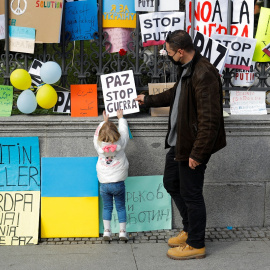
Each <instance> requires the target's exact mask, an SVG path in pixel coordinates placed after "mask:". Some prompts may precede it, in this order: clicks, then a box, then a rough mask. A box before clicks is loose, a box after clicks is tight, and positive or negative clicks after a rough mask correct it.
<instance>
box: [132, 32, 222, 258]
mask: <svg viewBox="0 0 270 270" xmlns="http://www.w3.org/2000/svg"><path fill="white" fill-rule="evenodd" d="M166 50H167V53H168V56H169V58H171V60H172V61H173V62H174V63H175V64H178V65H179V74H178V80H177V82H176V84H175V85H174V87H173V88H171V89H169V90H167V91H165V92H163V93H160V94H158V95H149V96H145V95H138V97H137V98H136V100H137V101H138V102H139V104H145V105H146V106H147V107H165V106H170V114H169V123H168V133H167V136H166V141H165V147H166V148H170V150H169V152H168V153H167V155H166V164H165V171H164V178H163V182H164V187H165V189H166V190H167V191H168V193H169V194H170V195H171V197H172V198H173V200H174V202H175V204H176V206H177V208H178V210H179V212H180V215H181V216H182V220H183V221H182V222H183V230H182V231H181V232H180V233H179V234H178V235H177V236H176V237H172V238H170V239H169V241H168V245H169V246H170V247H173V248H171V249H169V250H168V253H167V255H168V257H170V258H172V259H180V260H181V259H191V258H204V257H205V243H204V238H205V226H206V210H205V204H204V198H203V182H204V173H205V169H206V164H207V162H208V161H209V159H210V156H211V154H213V153H215V152H216V151H218V150H220V149H221V148H223V147H225V145H226V137H225V130H224V121H223V108H222V99H223V97H222V84H221V80H220V76H219V74H218V72H217V70H216V68H215V67H214V66H213V65H212V64H211V63H209V61H208V60H207V59H206V58H204V57H202V56H201V54H200V53H199V52H197V51H195V50H194V46H193V43H192V39H191V37H190V36H189V35H188V33H187V32H185V31H183V30H177V31H174V32H173V33H169V34H168V35H167V39H166Z"/></svg>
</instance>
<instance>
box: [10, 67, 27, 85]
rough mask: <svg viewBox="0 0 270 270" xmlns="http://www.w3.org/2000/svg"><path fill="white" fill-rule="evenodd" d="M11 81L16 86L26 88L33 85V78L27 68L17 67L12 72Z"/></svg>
mask: <svg viewBox="0 0 270 270" xmlns="http://www.w3.org/2000/svg"><path fill="white" fill-rule="evenodd" d="M10 82H11V84H12V85H13V86H14V87H15V88H17V89H19V90H26V89H28V88H29V87H30V86H31V83H32V80H31V76H30V74H29V73H28V72H27V71H26V70H25V69H15V70H14V71H13V72H12V73H11V74H10Z"/></svg>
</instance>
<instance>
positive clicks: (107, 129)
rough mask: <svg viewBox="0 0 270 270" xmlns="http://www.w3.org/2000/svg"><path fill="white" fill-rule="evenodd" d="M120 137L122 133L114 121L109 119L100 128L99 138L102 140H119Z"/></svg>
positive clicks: (112, 141)
mask: <svg viewBox="0 0 270 270" xmlns="http://www.w3.org/2000/svg"><path fill="white" fill-rule="evenodd" d="M119 138H120V133H119V132H118V129H117V127H116V125H115V124H114V123H113V122H110V121H107V122H105V123H104V124H103V126H102V127H101V129H100V130H99V134H98V140H99V141H101V142H111V143H114V142H117V141H118V140H119Z"/></svg>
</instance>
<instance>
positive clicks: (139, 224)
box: [99, 175, 172, 233]
mask: <svg viewBox="0 0 270 270" xmlns="http://www.w3.org/2000/svg"><path fill="white" fill-rule="evenodd" d="M125 185H126V211H127V231H128V232H141V231H152V230H162V229H171V228H172V209H171V197H170V195H169V194H168V193H167V191H166V190H165V189H164V186H163V176H162V175H153V176H133V177H128V178H127V179H126V181H125ZM102 208H103V204H102V199H100V208H99V209H100V214H99V216H100V218H99V230H100V232H103V221H102ZM111 229H112V232H113V233H118V232H119V222H118V216H117V212H116V209H115V206H114V209H113V213H112V221H111Z"/></svg>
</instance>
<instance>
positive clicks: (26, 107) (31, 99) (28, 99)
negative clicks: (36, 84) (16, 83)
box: [17, 90, 37, 113]
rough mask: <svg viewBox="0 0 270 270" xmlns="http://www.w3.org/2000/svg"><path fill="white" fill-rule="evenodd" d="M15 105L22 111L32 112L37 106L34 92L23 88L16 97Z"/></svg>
mask: <svg viewBox="0 0 270 270" xmlns="http://www.w3.org/2000/svg"><path fill="white" fill-rule="evenodd" d="M17 107H18V109H19V110H20V111H21V112H22V113H32V112H33V111H34V110H35V109H36V108H37V100H36V97H35V94H34V93H33V92H32V91H31V90H24V91H22V93H21V94H20V95H19V97H18V99H17Z"/></svg>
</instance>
